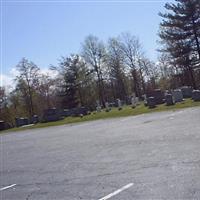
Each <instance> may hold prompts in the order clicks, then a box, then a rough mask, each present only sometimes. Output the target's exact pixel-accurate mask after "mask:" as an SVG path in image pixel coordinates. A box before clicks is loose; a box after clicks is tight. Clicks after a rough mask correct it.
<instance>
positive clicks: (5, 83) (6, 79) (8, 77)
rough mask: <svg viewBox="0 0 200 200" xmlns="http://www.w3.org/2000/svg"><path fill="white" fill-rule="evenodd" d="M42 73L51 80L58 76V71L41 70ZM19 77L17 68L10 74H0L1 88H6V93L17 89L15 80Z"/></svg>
mask: <svg viewBox="0 0 200 200" xmlns="http://www.w3.org/2000/svg"><path fill="white" fill-rule="evenodd" d="M40 73H41V74H44V75H48V76H50V77H51V78H55V77H56V76H57V74H58V73H57V72H56V71H53V70H50V69H48V68H43V69H41V70H40ZM17 75H18V71H17V70H16V68H12V69H11V70H10V72H9V73H8V74H0V86H1V87H5V90H6V93H9V92H11V91H12V90H13V89H14V88H15V86H16V82H15V81H14V79H15V77H16V76H17Z"/></svg>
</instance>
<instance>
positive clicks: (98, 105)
mask: <svg viewBox="0 0 200 200" xmlns="http://www.w3.org/2000/svg"><path fill="white" fill-rule="evenodd" d="M96 104H97V107H96V111H97V112H101V106H100V103H99V101H98V100H97V101H96Z"/></svg>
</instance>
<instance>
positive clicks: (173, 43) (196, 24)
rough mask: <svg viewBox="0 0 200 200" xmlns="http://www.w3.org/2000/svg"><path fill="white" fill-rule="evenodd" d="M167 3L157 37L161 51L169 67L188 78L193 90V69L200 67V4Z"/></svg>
mask: <svg viewBox="0 0 200 200" xmlns="http://www.w3.org/2000/svg"><path fill="white" fill-rule="evenodd" d="M176 2H177V3H176V4H174V3H167V4H165V8H166V10H167V13H164V14H162V13H160V14H159V15H160V16H161V17H163V20H162V22H161V24H160V33H159V36H160V38H161V40H162V43H163V44H164V45H163V49H162V50H163V51H165V52H167V53H168V54H169V55H170V58H171V63H172V65H174V66H176V67H178V68H179V69H180V72H181V73H182V74H183V75H184V76H185V77H189V80H188V81H187V82H189V84H191V85H193V87H196V83H195V79H194V70H196V69H198V68H199V67H200V1H199V0H187V1H186V0H176Z"/></svg>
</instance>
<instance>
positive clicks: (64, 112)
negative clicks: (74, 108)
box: [61, 109, 72, 117]
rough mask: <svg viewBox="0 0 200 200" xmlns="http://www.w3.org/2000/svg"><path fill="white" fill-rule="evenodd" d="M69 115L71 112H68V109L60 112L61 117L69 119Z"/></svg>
mask: <svg viewBox="0 0 200 200" xmlns="http://www.w3.org/2000/svg"><path fill="white" fill-rule="evenodd" d="M71 114H72V112H71V110H68V109H63V110H62V112H61V115H62V116H63V117H69V116H71Z"/></svg>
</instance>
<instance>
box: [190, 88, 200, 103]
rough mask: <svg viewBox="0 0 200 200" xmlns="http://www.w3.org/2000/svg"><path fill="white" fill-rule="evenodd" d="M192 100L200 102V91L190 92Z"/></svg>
mask: <svg viewBox="0 0 200 200" xmlns="http://www.w3.org/2000/svg"><path fill="white" fill-rule="evenodd" d="M192 99H193V100H194V101H200V90H193V91H192Z"/></svg>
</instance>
